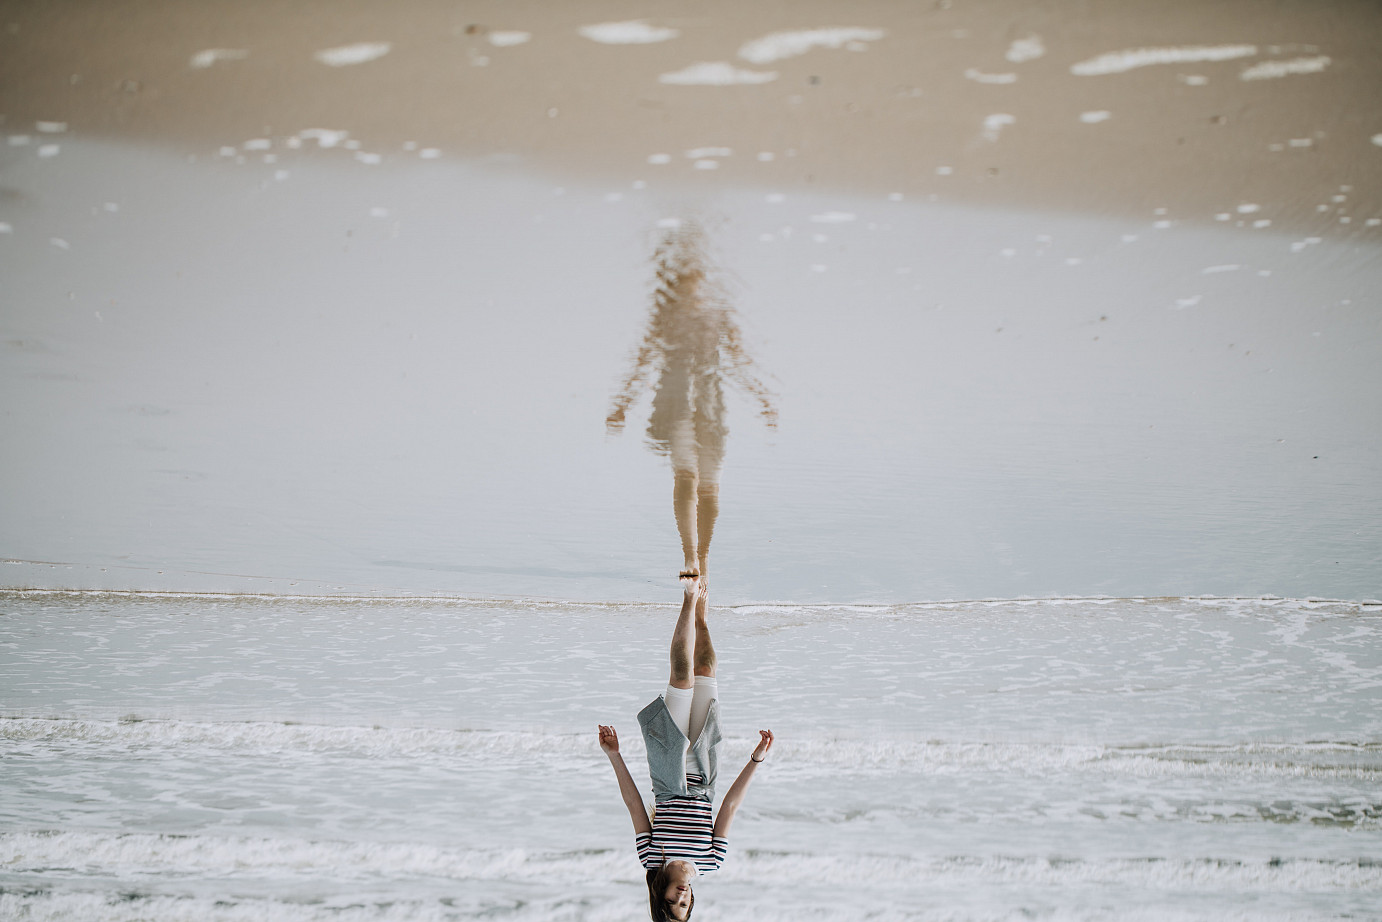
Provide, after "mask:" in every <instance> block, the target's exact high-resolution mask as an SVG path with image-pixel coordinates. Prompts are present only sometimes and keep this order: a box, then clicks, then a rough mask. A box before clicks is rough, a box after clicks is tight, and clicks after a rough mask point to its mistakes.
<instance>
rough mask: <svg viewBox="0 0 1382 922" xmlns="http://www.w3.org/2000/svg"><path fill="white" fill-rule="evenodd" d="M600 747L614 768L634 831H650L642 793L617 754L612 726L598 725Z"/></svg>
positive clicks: (651, 829) (651, 826) (620, 756)
mask: <svg viewBox="0 0 1382 922" xmlns="http://www.w3.org/2000/svg"><path fill="white" fill-rule="evenodd" d="M600 748H601V749H603V750H604V751H605V755H607V756H609V764H610V765H611V766H613V768H614V777H615V778H617V779H619V793H620V795H622V796H623V798H624V806H626V807H628V808H629V819H631V820H633V831H634V833H635V834H642V833H645V832H652V831H653V824H652V823H650V822H649V821H648V808H647V807H645V806H644V805H643V795H642V794H641V793H639V791H638V785H636V784H634V783H633V776H632V775H630V774H629V767H628V766H627V765H625V764H624V757H623V756H622V755H620V754H619V737H618V736H617V735H616V734H615V732H614V728H613V727H606V726H604V725H603V724H602V725H601V726H600Z"/></svg>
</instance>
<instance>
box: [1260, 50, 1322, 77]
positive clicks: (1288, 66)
mask: <svg viewBox="0 0 1382 922" xmlns="http://www.w3.org/2000/svg"><path fill="white" fill-rule="evenodd" d="M1329 65H1330V60H1329V58H1328V57H1326V56H1325V55H1320V56H1319V57H1316V58H1292V59H1291V60H1289V61H1263V62H1262V63H1260V64H1254V65H1253V66H1252V67H1249V68H1248V69H1247V70H1245V71H1243V72H1242V73H1241V74H1239V75H1238V79H1240V80H1274V79H1277V78H1280V77H1289V76H1290V75H1292V74H1318V73H1320V72H1321V71H1322V70H1324V69H1325V68H1326V67H1328V66H1329Z"/></svg>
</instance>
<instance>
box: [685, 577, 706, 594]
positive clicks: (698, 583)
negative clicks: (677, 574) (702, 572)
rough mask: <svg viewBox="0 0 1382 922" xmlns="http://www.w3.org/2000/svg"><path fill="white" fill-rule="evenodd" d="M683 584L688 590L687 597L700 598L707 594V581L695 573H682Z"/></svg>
mask: <svg viewBox="0 0 1382 922" xmlns="http://www.w3.org/2000/svg"><path fill="white" fill-rule="evenodd" d="M681 586H682V589H683V590H684V591H685V592H686V597H687V598H688V599H690V598H699V597H701V596H704V595H705V582H704V581H703V580H702V579H701V578H700V577H699V576H697V575H695V574H693V573H683V574H682V575H681Z"/></svg>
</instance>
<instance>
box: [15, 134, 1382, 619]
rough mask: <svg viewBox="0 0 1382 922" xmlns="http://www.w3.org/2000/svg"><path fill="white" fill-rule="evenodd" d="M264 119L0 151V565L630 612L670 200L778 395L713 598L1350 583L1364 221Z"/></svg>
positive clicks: (1358, 452) (1242, 589) (1362, 507)
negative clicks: (727, 170)
mask: <svg viewBox="0 0 1382 922" xmlns="http://www.w3.org/2000/svg"><path fill="white" fill-rule="evenodd" d="M272 143H273V144H274V145H276V146H273V147H272V150H271V151H270V152H269V153H267V154H266V153H263V152H262V151H259V150H258V149H256V150H254V151H242V150H238V149H236V148H231V149H229V150H230V153H229V154H228V155H227V154H222V153H217V152H216V151H215V150H214V149H209V150H207V151H205V152H204V153H202V154H200V155H198V156H197V158H196V160H195V162H188V160H187V158H184V157H179V156H175V155H173V154H171V153H168V152H162V151H158V150H151V149H149V148H142V147H137V146H130V145H119V144H110V143H95V142H91V141H87V140H84V139H81V138H77V137H66V136H64V137H63V140H62V144H61V152H60V153H59V154H57V155H55V156H52V157H47V158H40V157H38V156H37V155H35V154H34V153H33V151H32V150H31V149H30V147H21V148H14V149H11V150H8V151H6V152H5V153H4V156H6V157H7V158H8V159H7V160H6V161H5V175H6V182H7V184H8V185H9V187H10V188H12V189H13V190H15V191H16V196H13V197H11V199H10V204H11V207H10V209H9V211H8V212H7V214H10V213H12V217H10V218H8V224H9V225H10V226H11V233H8V234H4V235H0V261H3V262H2V263H0V264H3V267H4V279H5V281H4V283H3V284H4V288H5V293H6V309H5V311H4V312H3V315H0V327H3V330H2V331H0V332H3V337H0V339H2V340H3V349H4V350H5V361H4V362H3V364H0V376H3V377H2V378H0V379H2V380H3V381H4V386H3V393H4V394H5V397H4V402H5V410H6V413H7V416H6V425H7V427H8V431H9V433H10V437H8V438H6V439H5V440H4V441H3V443H0V474H3V476H4V479H5V481H6V482H7V483H9V484H12V485H13V488H11V489H7V490H5V491H4V492H3V494H0V553H3V554H4V555H5V557H6V562H5V565H4V568H3V569H4V582H5V584H6V585H10V586H35V587H53V588H102V589H126V588H128V589H169V590H222V591H226V590H229V591H237V592H242V591H267V592H279V593H303V592H306V593H313V594H315V593H322V592H326V593H336V592H344V593H347V594H350V593H355V594H360V593H365V594H370V593H374V594H380V595H386V596H388V595H408V594H424V595H425V594H448V595H462V596H467V597H476V596H507V597H514V596H520V597H538V598H553V599H579V600H584V601H606V600H612V599H642V600H650V599H656V598H659V597H660V595H661V589H660V588H659V587H662V586H664V585H665V581H666V578H667V577H668V576H669V575H671V574H673V573H675V569H676V567H677V565H678V564H679V562H680V554H679V549H678V545H677V542H676V535H675V531H674V530H673V529H671V528H670V527H669V523H670V515H669V512H670V506H671V488H670V487H671V485H670V478H669V477H668V472H667V469H666V466H665V462H664V461H660V460H659V459H657V458H654V457H652V456H651V455H649V454H648V453H647V452H646V451H645V449H644V447H643V446H642V445H641V444H640V434H641V431H642V426H641V425H640V424H638V423H636V422H635V420H636V419H637V416H636V415H635V416H631V418H630V419H631V424H630V427H629V431H628V432H627V433H625V435H624V436H623V437H621V438H610V437H608V436H607V435H606V434H605V432H604V428H603V425H602V422H603V420H604V418H605V416H606V414H607V413H608V412H609V410H610V402H611V400H612V399H613V396H614V394H615V392H616V390H617V387H618V381H619V377H620V376H621V375H622V374H623V373H624V372H625V370H626V369H627V368H628V365H629V353H630V351H631V350H632V349H633V348H634V347H635V346H636V344H637V343H638V341H639V338H640V336H641V335H642V328H643V324H644V320H645V315H646V310H647V307H646V304H647V293H648V291H649V289H650V287H651V281H652V265H651V263H650V257H651V254H652V250H653V246H654V244H655V242H656V239H657V234H658V233H659V232H658V230H657V227H656V225H657V223H658V222H659V221H660V220H665V219H669V218H675V217H677V216H679V215H686V214H699V215H700V216H701V217H702V218H703V219H704V220H705V221H706V223H707V225H708V226H709V228H710V234H711V240H712V243H713V245H714V248H715V251H716V258H717V261H718V263H719V265H720V266H721V268H722V269H723V270H724V273H725V275H726V279H727V282H728V284H729V286H730V288H731V291H732V292H733V293H734V295H735V301H736V303H737V307H738V309H739V316H740V319H741V323H742V325H743V327H744V329H745V332H746V341H747V344H748V348H749V352H750V353H751V354H752V356H753V357H754V359H755V360H756V362H757V364H758V367H759V368H760V370H761V371H762V372H763V373H764V374H765V375H766V376H767V383H768V384H769V386H770V387H772V388H773V389H774V390H775V391H776V392H777V394H778V399H777V403H778V407H779V410H780V414H781V420H780V426H779V428H778V429H777V430H775V431H773V432H769V431H767V430H765V429H764V428H763V427H762V426H761V425H759V423H758V422H757V420H755V418H754V409H753V407H752V405H751V404H749V403H748V402H746V401H740V402H739V403H738V404H737V405H732V406H731V407H730V413H729V425H730V437H729V441H728V449H727V458H726V469H725V474H724V486H723V495H722V508H723V515H722V518H721V521H720V523H719V527H718V529H717V532H716V545H715V548H716V550H715V552H714V553H713V554H712V570H713V571H714V572H715V586H716V589H717V594H718V598H719V599H720V600H721V601H736V602H748V601H762V600H773V599H777V600H782V599H794V600H802V601H833V602H842V601H850V602H877V603H893V602H899V601H912V600H927V599H944V598H976V597H978V598H990V597H999V598H1002V597H1016V596H1042V595H1048V594H1056V595H1095V594H1099V595H1111V596H1160V595H1172V596H1180V595H1198V594H1201V593H1213V594H1218V595H1253V596H1256V595H1260V594H1263V593H1274V594H1276V595H1282V596H1287V597H1296V598H1302V597H1327V598H1346V599H1371V598H1376V597H1377V596H1378V582H1377V573H1378V572H1379V565H1380V564H1382V525H1379V523H1382V467H1379V460H1378V459H1379V458H1382V428H1380V427H1379V426H1378V425H1377V420H1378V419H1382V405H1380V404H1379V400H1380V399H1382V397H1379V395H1382V377H1380V376H1382V371H1380V370H1379V369H1382V364H1380V363H1378V362H1376V361H1372V358H1373V357H1374V355H1375V354H1376V352H1377V350H1378V348H1379V346H1380V345H1382V327H1380V326H1379V322H1378V316H1379V315H1378V313H1377V311H1376V307H1377V301H1376V294H1375V292H1377V291H1379V290H1382V277H1379V276H1380V275H1382V259H1380V258H1379V255H1382V254H1379V250H1378V242H1377V240H1376V239H1375V238H1376V237H1377V235H1378V233H1379V232H1378V231H1376V230H1375V229H1367V228H1353V229H1350V230H1348V231H1347V232H1344V231H1342V230H1340V229H1338V228H1337V227H1336V228H1335V230H1334V231H1332V232H1330V233H1329V235H1327V236H1325V237H1319V238H1306V237H1302V236H1300V235H1299V234H1297V233H1277V232H1276V231H1274V230H1273V229H1272V228H1270V227H1269V228H1265V229H1254V228H1253V227H1252V226H1251V225H1245V226H1244V227H1237V226H1223V227H1219V226H1197V225H1195V224H1193V223H1188V222H1187V223H1179V222H1178V221H1174V220H1169V219H1163V218H1155V217H1154V216H1151V215H1149V216H1148V218H1147V220H1145V221H1125V222H1120V221H1116V220H1112V219H1096V218H1081V217H1078V216H1073V215H1060V214H1050V213H1022V212H1013V211H996V210H988V211H985V210H982V209H976V208H965V207H960V206H957V205H951V204H947V203H946V202H944V201H934V202H930V201H912V200H903V201H894V200H891V199H889V198H887V197H884V196H879V197H877V198H876V199H866V198H861V197H851V196H828V195H802V194H796V193H793V194H791V195H787V194H780V193H777V192H775V191H774V190H773V189H772V188H770V187H765V188H750V187H733V186H726V187H724V188H722V189H721V190H719V191H718V192H716V193H714V194H708V193H707V192H706V191H705V190H703V189H702V190H697V191H695V192H694V193H692V192H691V191H689V190H687V189H685V188H683V187H681V186H678V185H677V184H676V183H675V182H674V181H663V180H659V179H658V178H657V177H656V176H653V175H651V174H649V175H648V176H647V177H646V179H645V177H642V176H631V177H629V182H628V183H625V184H620V185H616V184H613V183H603V184H601V183H593V182H592V183H586V184H576V183H573V182H571V181H570V180H569V178H568V179H563V180H554V179H550V178H548V177H546V176H544V175H542V174H540V173H537V172H535V171H532V170H529V169H526V168H524V167H523V166H522V165H521V164H507V165H506V164H503V163H495V162H489V163H484V162H469V163H461V162H457V161H454V160H450V159H447V158H446V157H439V158H434V159H427V160H423V159H420V158H419V156H418V154H417V153H416V152H413V153H408V152H403V151H398V152H386V153H387V159H383V160H381V162H380V163H378V164H375V165H369V164H365V163H362V162H361V161H359V160H358V159H357V158H356V157H355V156H354V154H352V152H350V151H348V150H345V149H328V150H316V149H313V148H314V147H315V142H313V141H308V142H307V143H306V145H305V146H304V147H302V148H300V149H290V148H287V147H284V146H283V145H282V143H280V142H272ZM356 153H358V151H357V152H356ZM265 156H272V157H273V158H275V160H274V162H273V163H265V162H263V157H265ZM381 156H382V155H381ZM636 183H642V185H641V186H640V187H637V188H636V187H635V184H636ZM1158 225H1165V226H1158ZM1315 241H1318V242H1315ZM634 412H635V414H637V413H646V410H644V409H643V408H641V407H636V408H635V411H634ZM644 418H646V417H644Z"/></svg>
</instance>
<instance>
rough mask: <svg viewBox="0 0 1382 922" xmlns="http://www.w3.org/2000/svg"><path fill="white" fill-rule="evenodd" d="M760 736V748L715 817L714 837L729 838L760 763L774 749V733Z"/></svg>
mask: <svg viewBox="0 0 1382 922" xmlns="http://www.w3.org/2000/svg"><path fill="white" fill-rule="evenodd" d="M758 735H759V740H758V746H757V747H755V748H754V750H753V754H752V755H751V756H749V760H748V762H746V763H745V764H744V769H743V771H741V772H739V777H738V778H735V779H734V783H733V784H731V785H730V786H729V791H728V792H726V793H725V800H724V803H722V804H720V815H719V816H717V817H715V832H714V835H715V837H716V838H720V839H727V838H729V827H730V824H732V823H733V822H734V814H735V813H738V812H739V805H740V804H742V803H743V802H744V795H745V794H747V793H748V791H749V784H750V783H751V782H752V781H753V774H754V772H755V771H756V770H757V769H758V765H759V763H760V762H762V761H763V760H764V759H765V758H767V757H768V750H769V749H771V748H773V731H771V730H759V731H758Z"/></svg>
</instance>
